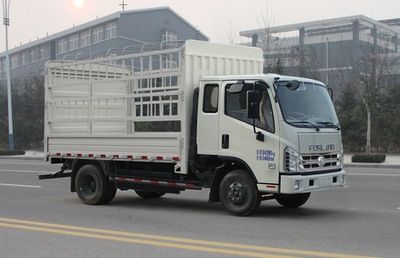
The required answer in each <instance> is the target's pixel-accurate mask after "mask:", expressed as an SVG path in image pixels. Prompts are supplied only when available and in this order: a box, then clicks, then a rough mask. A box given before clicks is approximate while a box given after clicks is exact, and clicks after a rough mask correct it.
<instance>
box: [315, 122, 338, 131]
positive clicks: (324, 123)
mask: <svg viewBox="0 0 400 258" xmlns="http://www.w3.org/2000/svg"><path fill="white" fill-rule="evenodd" d="M317 124H319V125H326V126H333V127H334V128H336V129H337V130H338V131H340V127H339V126H338V125H335V124H334V123H331V122H317Z"/></svg>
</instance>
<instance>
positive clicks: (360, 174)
mask: <svg viewBox="0 0 400 258" xmlns="http://www.w3.org/2000/svg"><path fill="white" fill-rule="evenodd" d="M346 175H348V176H391V177H397V176H400V173H398V174H384V173H382V174H379V173H377V174H370V173H347V174H346Z"/></svg>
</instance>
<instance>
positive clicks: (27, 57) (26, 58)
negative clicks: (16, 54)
mask: <svg viewBox="0 0 400 258" xmlns="http://www.w3.org/2000/svg"><path fill="white" fill-rule="evenodd" d="M21 63H22V65H26V64H30V63H32V59H31V52H30V51H29V50H27V51H25V52H23V53H22V62H21Z"/></svg>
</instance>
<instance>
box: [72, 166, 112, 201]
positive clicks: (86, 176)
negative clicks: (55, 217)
mask: <svg viewBox="0 0 400 258" xmlns="http://www.w3.org/2000/svg"><path fill="white" fill-rule="evenodd" d="M75 189H76V192H77V194H78V197H79V199H81V200H82V202H84V203H86V204H89V205H98V204H103V203H108V202H110V201H111V200H112V199H113V198H114V196H115V193H116V190H117V188H116V187H115V184H113V183H111V182H110V181H109V179H108V177H107V176H106V175H104V173H103V171H102V170H101V169H100V168H99V167H98V166H96V165H92V164H89V165H84V166H82V167H81V168H80V169H79V170H78V173H77V174H76V179H75Z"/></svg>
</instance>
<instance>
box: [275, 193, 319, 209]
mask: <svg viewBox="0 0 400 258" xmlns="http://www.w3.org/2000/svg"><path fill="white" fill-rule="evenodd" d="M310 194H311V193H301V194H279V195H277V196H276V201H277V202H278V203H279V204H280V205H282V206H284V207H287V208H297V207H300V206H302V205H303V204H305V203H306V202H307V200H308V198H310Z"/></svg>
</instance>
